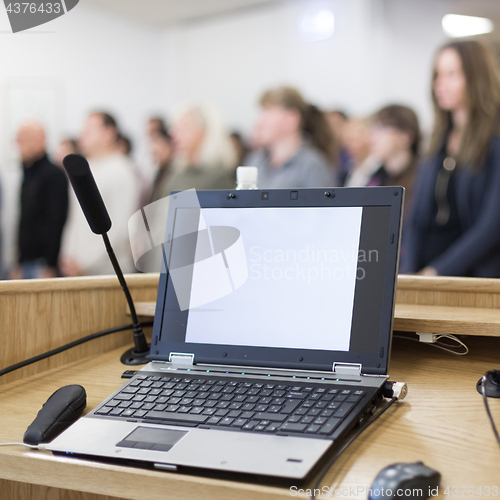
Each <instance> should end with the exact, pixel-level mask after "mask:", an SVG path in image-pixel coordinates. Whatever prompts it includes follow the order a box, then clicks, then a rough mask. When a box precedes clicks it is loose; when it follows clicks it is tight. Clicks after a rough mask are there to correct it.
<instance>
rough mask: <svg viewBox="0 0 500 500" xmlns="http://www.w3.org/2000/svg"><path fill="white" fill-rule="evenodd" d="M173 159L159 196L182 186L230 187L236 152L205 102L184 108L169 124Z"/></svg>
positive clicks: (218, 117)
mask: <svg viewBox="0 0 500 500" xmlns="http://www.w3.org/2000/svg"><path fill="white" fill-rule="evenodd" d="M172 138H173V144H174V159H173V163H172V167H173V169H172V173H171V175H170V176H169V179H168V181H167V182H166V185H165V192H164V193H163V196H167V195H168V194H170V192H171V191H184V190H186V189H232V188H234V187H235V185H236V176H235V171H234V166H235V164H236V151H235V149H234V147H233V145H232V143H231V139H230V137H229V134H228V132H227V131H226V128H225V127H224V125H223V123H222V119H221V117H220V115H219V113H218V112H217V110H216V109H215V108H213V107H212V106H210V105H208V104H202V105H195V106H189V107H186V108H185V109H184V110H183V111H181V112H180V113H179V114H178V117H177V119H176V120H175V121H174V123H173V125H172Z"/></svg>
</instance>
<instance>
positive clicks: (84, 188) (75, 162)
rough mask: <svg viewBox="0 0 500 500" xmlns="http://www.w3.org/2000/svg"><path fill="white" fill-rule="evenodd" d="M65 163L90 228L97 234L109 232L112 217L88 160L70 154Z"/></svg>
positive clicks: (64, 160)
mask: <svg viewBox="0 0 500 500" xmlns="http://www.w3.org/2000/svg"><path fill="white" fill-rule="evenodd" d="M63 165H64V168H65V170H66V172H67V174H68V178H69V181H70V183H71V186H72V187H73V191H74V192H75V195H76V197H77V198H78V202H79V203H80V206H81V207H82V210H83V213H84V215H85V218H86V219H87V222H88V223H89V226H90V229H91V230H92V231H93V232H94V233H96V234H104V233H107V232H108V231H109V230H110V229H111V219H110V218H109V214H108V211H107V210H106V206H105V205H104V201H103V200H102V197H101V193H100V192H99V189H98V187H97V184H96V182H95V179H94V176H93V175H92V172H91V170H90V165H89V163H88V161H87V160H86V159H85V158H84V157H83V156H80V155H75V154H70V155H67V156H65V157H64V159H63Z"/></svg>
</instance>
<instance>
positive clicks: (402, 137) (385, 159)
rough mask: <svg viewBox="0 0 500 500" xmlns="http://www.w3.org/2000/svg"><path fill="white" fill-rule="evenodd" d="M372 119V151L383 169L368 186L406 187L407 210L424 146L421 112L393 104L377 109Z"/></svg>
mask: <svg viewBox="0 0 500 500" xmlns="http://www.w3.org/2000/svg"><path fill="white" fill-rule="evenodd" d="M370 122H371V125H370V129H369V130H370V142H371V148H370V154H371V156H372V157H373V158H374V159H375V160H376V161H377V162H378V164H379V168H378V169H377V170H376V171H375V172H374V173H373V174H372V176H371V178H370V179H369V181H368V183H367V186H403V187H404V188H405V190H406V192H405V213H407V212H408V209H409V207H410V204H411V203H410V200H411V198H412V188H413V183H414V178H415V172H416V167H417V162H418V154H419V149H420V139H421V136H420V127H419V124H418V118H417V115H416V114H415V112H414V111H413V110H412V109H411V108H408V107H407V106H401V105H399V104H392V105H390V106H386V107H384V108H382V109H381V110H379V111H377V112H376V113H375V114H374V115H373V116H372V118H371V120H370Z"/></svg>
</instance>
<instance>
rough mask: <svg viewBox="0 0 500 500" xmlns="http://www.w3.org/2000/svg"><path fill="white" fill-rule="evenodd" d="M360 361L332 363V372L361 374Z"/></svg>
mask: <svg viewBox="0 0 500 500" xmlns="http://www.w3.org/2000/svg"><path fill="white" fill-rule="evenodd" d="M361 368H362V365H361V363H336V362H335V363H333V366H332V372H333V373H335V374H338V375H358V376H359V375H361Z"/></svg>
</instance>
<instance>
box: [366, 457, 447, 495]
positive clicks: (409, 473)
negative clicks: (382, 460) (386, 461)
mask: <svg viewBox="0 0 500 500" xmlns="http://www.w3.org/2000/svg"><path fill="white" fill-rule="evenodd" d="M440 480H441V474H440V473H439V472H438V471H436V470H434V469H431V468H430V467H427V466H426V465H424V464H423V463H422V462H415V463H413V464H404V463H399V464H392V465H389V466H388V467H386V468H385V469H382V470H381V471H380V472H379V473H378V475H377V477H376V478H375V480H374V481H373V484H372V485H371V487H370V491H369V495H368V499H369V500H382V499H384V500H392V499H394V498H415V499H417V498H418V499H419V500H421V499H426V498H429V497H430V496H431V495H432V496H437V488H438V486H439V481H440Z"/></svg>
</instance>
